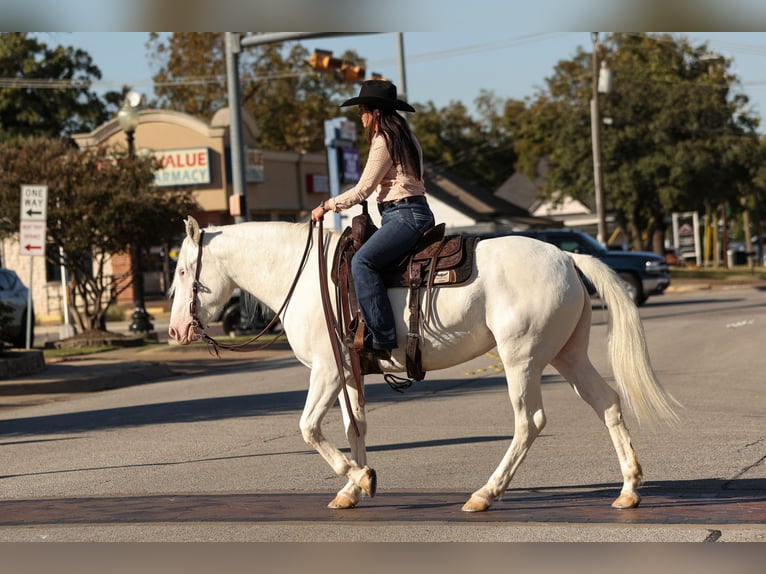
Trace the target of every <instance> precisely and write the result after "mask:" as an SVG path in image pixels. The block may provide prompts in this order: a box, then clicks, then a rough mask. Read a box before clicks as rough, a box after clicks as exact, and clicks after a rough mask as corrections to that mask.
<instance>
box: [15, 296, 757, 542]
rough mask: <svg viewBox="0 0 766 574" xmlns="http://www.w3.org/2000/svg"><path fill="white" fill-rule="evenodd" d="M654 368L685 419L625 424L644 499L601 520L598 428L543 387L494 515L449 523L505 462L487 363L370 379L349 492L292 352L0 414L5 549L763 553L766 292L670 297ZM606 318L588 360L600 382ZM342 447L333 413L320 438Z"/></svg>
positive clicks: (612, 463) (566, 395)
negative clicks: (370, 472)
mask: <svg viewBox="0 0 766 574" xmlns="http://www.w3.org/2000/svg"><path fill="white" fill-rule="evenodd" d="M641 313H642V316H643V317H644V319H645V328H646V332H647V337H648V341H649V347H650V352H651V354H652V356H653V359H654V364H655V367H656V370H657V372H658V374H659V376H660V378H661V380H662V381H663V382H664V384H665V385H666V387H667V388H668V390H669V391H670V392H671V393H673V394H674V395H675V396H676V398H677V399H679V401H680V402H681V403H683V405H684V407H685V408H684V409H683V410H682V411H681V416H682V420H683V422H682V425H681V426H680V427H679V428H678V429H675V430H667V429H659V430H651V429H646V428H642V427H639V426H638V425H637V424H636V423H635V421H634V420H633V419H632V417H631V416H628V424H629V428H630V429H631V432H632V436H633V444H634V446H635V448H636V451H637V453H638V456H639V460H640V461H641V463H642V465H643V468H644V472H645V475H646V479H647V482H646V484H645V486H644V487H643V489H642V494H643V496H644V500H643V503H642V505H641V507H639V508H638V509H636V510H630V511H616V510H613V509H611V508H610V507H609V504H610V502H611V500H613V499H614V498H615V497H616V496H617V494H618V490H619V481H620V475H619V469H618V468H617V460H616V457H615V455H614V452H613V451H612V448H611V445H610V441H609V439H608V436H607V433H606V431H605V430H604V429H603V427H602V426H601V425H600V423H599V422H598V420H597V419H596V417H595V416H594V415H593V414H592V413H591V412H590V410H589V408H588V407H587V406H586V405H585V404H584V403H583V402H582V401H580V400H579V399H577V397H576V396H575V395H574V394H573V393H572V391H571V389H570V388H569V386H568V385H567V384H566V383H565V382H564V381H562V380H561V379H560V377H558V375H557V374H556V373H555V371H553V370H551V371H546V374H545V377H544V381H543V384H544V391H543V393H544V395H543V396H544V400H545V404H546V412H547V415H548V419H549V422H548V426H547V427H546V428H545V430H544V432H543V434H542V436H541V437H539V438H538V440H537V441H536V443H535V445H534V446H533V447H532V450H531V452H530V455H529V456H528V458H527V460H526V461H525V462H524V464H523V465H522V466H521V469H520V471H519V472H518V474H517V475H516V477H515V478H514V480H513V482H512V483H511V489H510V490H509V492H508V494H507V496H506V497H505V498H504V500H502V501H500V502H498V503H496V505H495V506H493V507H492V509H491V510H490V511H489V512H487V513H482V514H464V513H462V512H460V506H461V505H462V503H463V502H464V501H465V499H466V498H467V497H468V495H469V494H470V492H471V491H473V490H474V489H475V488H477V487H478V486H480V485H481V484H483V482H484V481H485V480H486V478H487V477H488V476H489V474H490V473H491V471H492V470H493V469H494V467H495V466H496V465H497V463H498V462H499V460H500V457H501V456H502V454H503V453H504V451H505V449H506V448H507V445H508V442H509V440H510V437H511V432H512V414H511V409H510V405H509V403H508V400H507V394H506V391H505V386H504V382H503V380H502V375H501V373H500V371H499V363H498V361H497V358H496V357H495V356H493V355H492V354H488V355H485V356H482V357H480V358H478V359H475V360H474V361H471V362H470V363H467V364H465V365H461V366H459V367H456V368H453V369H448V370H445V371H440V372H434V373H429V375H428V377H427V379H426V380H425V381H423V382H421V383H418V384H417V386H416V387H414V388H413V389H411V390H410V391H407V392H406V393H405V394H403V395H399V394H396V393H394V392H393V391H391V390H390V389H389V388H388V387H387V386H386V385H385V383H383V382H382V381H381V380H379V379H377V378H375V377H370V378H369V379H370V380H369V381H368V401H369V408H368V412H369V415H368V418H369V423H370V430H369V435H368V436H369V445H370V462H371V465H372V466H374V467H375V468H376V470H377V472H378V478H379V486H378V496H376V497H375V498H374V499H365V500H363V501H362V503H361V504H360V506H359V507H358V508H357V509H354V510H352V511H342V512H341V511H333V510H329V509H327V508H326V504H327V502H328V501H329V500H330V499H331V498H332V496H333V495H334V493H335V491H336V490H337V489H338V488H340V487H341V486H342V482H343V481H341V480H340V479H339V478H337V477H336V476H334V474H333V473H332V472H331V471H330V469H329V468H328V467H327V466H326V464H325V463H324V462H323V461H322V460H321V458H320V457H319V455H317V454H316V453H314V452H313V451H311V450H310V449H308V448H307V446H306V445H305V444H304V443H303V441H302V439H301V437H300V433H299V431H298V428H297V420H298V416H299V413H300V409H301V407H302V404H303V400H304V396H305V388H306V380H307V374H308V373H307V371H306V369H305V368H304V367H302V366H301V365H299V364H298V363H297V362H296V361H295V360H294V358H293V357H292V356H291V354H290V353H289V352H279V353H274V354H272V355H270V356H268V357H263V358H261V359H259V360H255V361H252V362H248V363H243V362H242V361H241V356H237V358H236V359H237V360H231V361H229V360H227V359H224V360H223V361H221V363H220V366H218V367H217V368H216V369H215V371H213V372H209V371H208V372H203V373H199V374H192V375H189V376H185V377H176V378H173V379H168V380H164V381H160V382H157V383H153V384H143V385H141V386H135V387H130V388H122V389H117V390H112V391H107V392H100V393H90V394H84V395H73V396H72V397H70V398H68V399H67V400H63V401H56V402H53V403H49V404H40V405H32V406H24V407H18V408H7V409H4V410H2V411H0V447H2V448H0V468H2V480H1V481H0V486H1V487H2V495H3V500H2V502H0V541H33V540H50V541H195V540H212V541H216V540H217V541H262V542H272V541H282V542H284V541H296V542H302V541H344V542H348V541H386V542H397V541H403V542H404V541H406V542H443V541H462V542H478V541H614V542H616V541H698V542H702V541H708V542H712V541H762V542H763V541H766V526H764V523H765V522H766V447H765V446H764V445H766V425H765V424H764V413H765V412H766V397H764V392H763V391H764V388H763V373H764V371H765V369H766V353H764V347H763V345H764V344H763V341H764V337H763V329H764V325H766V293H764V292H761V291H758V290H755V289H737V290H731V291H715V292H712V291H710V292H694V293H684V294H673V295H666V296H663V297H658V298H655V299H653V300H651V301H650V302H649V303H648V304H647V305H646V306H645V307H643V308H642V309H641ZM605 332H606V328H605V324H604V313H603V311H597V312H596V314H595V324H594V327H593V333H592V337H593V342H592V352H591V356H592V358H593V360H594V363H595V364H596V365H597V367H599V369H600V370H602V372H605V373H608V366H607V361H606V356H605V346H606V340H605ZM325 429H326V432H327V434H328V435H329V436H330V437H331V438H332V439H333V440H335V441H337V442H338V443H339V444H342V443H341V441H342V433H341V431H340V416H339V413H338V412H337V410H336V411H333V412H332V413H331V415H329V417H328V420H327V421H326V423H325Z"/></svg>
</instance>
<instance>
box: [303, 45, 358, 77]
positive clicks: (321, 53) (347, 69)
mask: <svg viewBox="0 0 766 574" xmlns="http://www.w3.org/2000/svg"><path fill="white" fill-rule="evenodd" d="M309 66H311V67H312V68H314V69H315V70H319V71H320V72H335V74H336V75H337V77H338V78H339V79H341V80H344V81H346V82H361V81H363V80H364V75H365V72H366V71H365V69H364V66H359V65H357V64H356V63H355V62H349V61H348V60H341V59H340V58H333V57H332V52H330V51H329V50H314V53H313V54H311V57H310V58H309Z"/></svg>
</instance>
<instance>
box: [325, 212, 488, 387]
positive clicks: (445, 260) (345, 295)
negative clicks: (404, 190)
mask: <svg viewBox="0 0 766 574" xmlns="http://www.w3.org/2000/svg"><path fill="white" fill-rule="evenodd" d="M362 205H363V210H362V213H361V214H360V215H357V216H355V217H354V218H353V219H352V221H351V226H350V227H347V228H346V229H345V230H344V231H343V233H342V235H341V238H340V241H339V242H338V245H337V247H336V250H335V255H334V258H333V264H332V272H331V277H332V280H333V282H334V283H335V286H336V289H335V293H336V303H337V308H338V322H339V327H340V330H341V333H342V337H343V343H344V344H345V345H346V346H347V347H348V349H349V353H350V355H351V363H352V371H354V375H355V376H357V375H365V374H373V373H381V370H380V368H379V366H378V363H377V361H375V360H369V359H368V358H367V355H366V353H365V349H364V331H365V325H364V319H363V318H362V315H361V310H360V308H359V302H358V299H357V297H356V291H355V289H354V282H353V278H352V276H351V258H352V257H353V256H354V253H356V251H357V250H358V249H359V248H360V247H361V246H362V245H363V244H364V242H365V241H366V240H367V239H368V238H369V237H370V236H371V235H372V234H373V233H375V231H377V227H376V226H375V224H374V223H373V222H372V220H371V219H370V216H369V213H368V210H367V203H366V202H365V203H363V204H362ZM478 239H479V238H478V237H475V236H470V237H464V236H462V235H445V224H444V223H441V224H439V225H436V226H435V227H432V228H431V229H429V230H428V231H426V232H425V233H424V234H423V236H422V237H421V238H420V241H419V242H418V243H417V245H416V246H415V249H414V250H413V251H412V252H411V253H410V254H408V255H407V256H405V257H404V258H403V259H402V261H400V262H399V263H397V264H395V265H393V266H392V267H390V268H388V269H386V270H385V271H384V272H383V278H384V281H385V283H386V286H387V287H389V288H392V287H393V288H396V287H402V288H407V289H409V313H410V315H409V326H408V331H407V348H406V366H407V376H408V377H409V379H410V380H409V381H408V384H407V385H402V386H409V384H411V381H412V380H416V381H421V380H423V378H425V371H423V368H422V365H421V360H420V323H421V320H420V317H421V310H420V300H421V288H426V289H428V291H429V292H430V291H431V290H432V289H433V287H434V286H439V287H444V286H450V285H459V284H461V283H465V282H466V281H468V279H469V278H470V277H471V273H472V271H473V258H474V250H475V245H476V242H477V241H478ZM429 300H430V298H429ZM388 382H389V384H390V385H391V386H392V387H393V388H395V389H396V390H399V389H397V387H395V386H394V385H393V384H391V382H390V381H388Z"/></svg>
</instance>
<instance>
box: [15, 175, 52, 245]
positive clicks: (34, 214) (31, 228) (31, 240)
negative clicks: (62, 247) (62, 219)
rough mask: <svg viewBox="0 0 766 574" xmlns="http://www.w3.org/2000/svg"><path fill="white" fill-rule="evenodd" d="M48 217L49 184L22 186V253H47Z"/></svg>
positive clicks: (20, 234)
mask: <svg viewBox="0 0 766 574" xmlns="http://www.w3.org/2000/svg"><path fill="white" fill-rule="evenodd" d="M47 217H48V186H47V185H22V186H21V228H20V230H19V250H20V252H21V255H45V235H46V228H45V227H46V221H45V220H46V218H47Z"/></svg>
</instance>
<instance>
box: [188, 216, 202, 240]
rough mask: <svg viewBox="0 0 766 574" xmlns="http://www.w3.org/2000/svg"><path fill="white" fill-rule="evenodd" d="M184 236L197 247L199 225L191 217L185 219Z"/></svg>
mask: <svg viewBox="0 0 766 574" xmlns="http://www.w3.org/2000/svg"><path fill="white" fill-rule="evenodd" d="M185 223H186V235H188V236H189V239H191V240H192V241H193V242H194V243H195V244H197V245H199V223H197V220H196V219H194V218H193V217H192V216H191V215H189V216H187V218H186V221H185Z"/></svg>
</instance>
